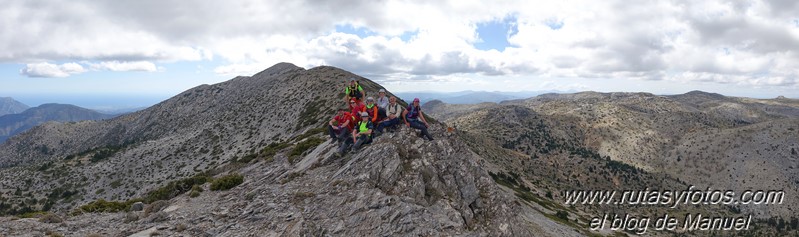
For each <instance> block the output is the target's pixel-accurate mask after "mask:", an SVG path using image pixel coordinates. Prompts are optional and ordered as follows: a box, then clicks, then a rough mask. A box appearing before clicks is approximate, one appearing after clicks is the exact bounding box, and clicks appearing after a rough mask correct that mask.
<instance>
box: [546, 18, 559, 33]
mask: <svg viewBox="0 0 799 237" xmlns="http://www.w3.org/2000/svg"><path fill="white" fill-rule="evenodd" d="M544 25H547V26H548V27H549V28H550V29H553V30H560V28H563V20H558V19H557V18H549V19H546V20H544Z"/></svg>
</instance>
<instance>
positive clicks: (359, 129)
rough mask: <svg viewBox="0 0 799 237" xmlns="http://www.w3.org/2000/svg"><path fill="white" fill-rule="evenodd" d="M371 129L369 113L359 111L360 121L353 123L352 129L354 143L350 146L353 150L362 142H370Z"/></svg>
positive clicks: (372, 125) (372, 126)
mask: <svg viewBox="0 0 799 237" xmlns="http://www.w3.org/2000/svg"><path fill="white" fill-rule="evenodd" d="M372 129H374V124H373V123H372V121H370V120H369V114H367V113H365V112H364V113H361V121H359V122H358V123H357V124H355V129H354V130H353V131H352V141H353V142H355V145H353V146H352V150H353V151H357V150H358V149H360V148H361V146H362V145H363V144H369V143H371V142H372Z"/></svg>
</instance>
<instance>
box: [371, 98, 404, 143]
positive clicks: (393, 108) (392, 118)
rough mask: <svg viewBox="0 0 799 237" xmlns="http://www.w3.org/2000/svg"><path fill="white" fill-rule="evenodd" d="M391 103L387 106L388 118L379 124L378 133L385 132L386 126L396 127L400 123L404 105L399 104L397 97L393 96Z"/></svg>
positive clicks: (390, 99)
mask: <svg viewBox="0 0 799 237" xmlns="http://www.w3.org/2000/svg"><path fill="white" fill-rule="evenodd" d="M388 101H389V103H388V105H387V106H386V118H384V119H383V120H382V121H380V123H379V124H377V129H376V133H377V134H376V135H379V134H380V133H383V129H384V128H391V127H396V125H397V124H400V116H402V105H400V104H397V97H394V96H392V97H391V98H389V100H388Z"/></svg>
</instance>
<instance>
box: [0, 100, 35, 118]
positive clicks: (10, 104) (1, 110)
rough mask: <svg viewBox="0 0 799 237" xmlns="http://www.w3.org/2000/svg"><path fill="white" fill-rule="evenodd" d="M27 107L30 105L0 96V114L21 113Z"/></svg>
mask: <svg viewBox="0 0 799 237" xmlns="http://www.w3.org/2000/svg"><path fill="white" fill-rule="evenodd" d="M28 108H30V107H28V106H27V105H25V104H23V103H21V102H19V101H16V100H14V99H13V98H11V97H0V116H3V115H6V114H17V113H22V111H25V110H26V109H28Z"/></svg>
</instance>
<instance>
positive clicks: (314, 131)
mask: <svg viewBox="0 0 799 237" xmlns="http://www.w3.org/2000/svg"><path fill="white" fill-rule="evenodd" d="M325 131H327V128H326V127H319V128H314V129H310V130H308V131H307V132H305V133H303V134H300V135H299V136H296V137H294V141H302V139H305V138H308V137H310V136H313V135H316V134H319V133H324V132H325Z"/></svg>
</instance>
